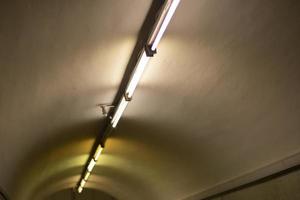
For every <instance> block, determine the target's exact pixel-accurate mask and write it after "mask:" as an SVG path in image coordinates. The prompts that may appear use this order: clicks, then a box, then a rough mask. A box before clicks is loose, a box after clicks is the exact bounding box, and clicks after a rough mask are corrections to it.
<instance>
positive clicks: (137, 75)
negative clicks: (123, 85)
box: [126, 50, 150, 98]
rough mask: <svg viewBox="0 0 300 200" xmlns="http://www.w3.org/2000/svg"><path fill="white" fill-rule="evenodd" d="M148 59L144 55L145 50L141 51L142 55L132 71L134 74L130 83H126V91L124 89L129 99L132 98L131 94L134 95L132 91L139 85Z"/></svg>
mask: <svg viewBox="0 0 300 200" xmlns="http://www.w3.org/2000/svg"><path fill="white" fill-rule="evenodd" d="M149 59H150V58H149V57H148V56H147V55H146V52H145V50H143V51H142V54H141V56H140V58H139V60H138V62H137V64H136V67H135V69H134V72H133V74H132V76H131V78H130V81H129V83H128V86H127V89H126V93H127V95H128V97H129V98H131V97H132V95H133V93H134V90H135V88H136V86H137V84H138V83H139V81H140V79H141V77H142V75H143V72H144V69H145V67H146V65H147V63H148V61H149Z"/></svg>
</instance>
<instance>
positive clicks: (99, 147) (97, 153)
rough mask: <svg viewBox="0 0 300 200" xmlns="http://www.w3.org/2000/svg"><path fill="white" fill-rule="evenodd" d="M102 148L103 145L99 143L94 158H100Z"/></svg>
mask: <svg viewBox="0 0 300 200" xmlns="http://www.w3.org/2000/svg"><path fill="white" fill-rule="evenodd" d="M102 150H103V148H102V147H101V145H100V144H99V145H98V147H97V149H96V152H95V154H94V159H95V161H97V160H98V158H99V156H100V154H101V152H102Z"/></svg>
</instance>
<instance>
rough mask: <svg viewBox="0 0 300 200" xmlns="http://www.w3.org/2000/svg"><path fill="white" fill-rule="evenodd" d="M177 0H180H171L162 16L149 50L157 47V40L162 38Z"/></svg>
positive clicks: (177, 2) (178, 0)
mask: <svg viewBox="0 0 300 200" xmlns="http://www.w3.org/2000/svg"><path fill="white" fill-rule="evenodd" d="M179 2H180V0H173V1H172V2H171V6H170V8H169V10H168V12H167V14H166V16H165V18H164V21H163V23H162V24H161V26H160V28H159V31H158V33H157V35H156V37H155V39H154V41H153V44H152V46H151V50H153V51H154V50H155V49H156V48H157V46H158V43H159V41H160V40H161V38H162V36H163V34H164V32H165V30H166V28H167V26H168V24H169V23H170V21H171V18H172V16H173V15H174V12H175V10H176V8H177V6H178V4H179Z"/></svg>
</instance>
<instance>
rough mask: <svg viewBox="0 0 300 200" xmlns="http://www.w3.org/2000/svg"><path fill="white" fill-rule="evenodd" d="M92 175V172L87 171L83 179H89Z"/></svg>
mask: <svg viewBox="0 0 300 200" xmlns="http://www.w3.org/2000/svg"><path fill="white" fill-rule="evenodd" d="M90 175H91V172H89V171H86V172H85V174H84V178H83V179H84V180H85V181H87V180H88V179H89V177H90Z"/></svg>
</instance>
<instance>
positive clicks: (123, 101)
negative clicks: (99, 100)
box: [111, 97, 128, 128]
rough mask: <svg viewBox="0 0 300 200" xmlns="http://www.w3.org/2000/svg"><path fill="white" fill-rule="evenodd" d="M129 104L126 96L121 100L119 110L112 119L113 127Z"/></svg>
mask: <svg viewBox="0 0 300 200" xmlns="http://www.w3.org/2000/svg"><path fill="white" fill-rule="evenodd" d="M127 104H128V101H126V100H125V97H122V99H121V102H120V103H119V105H118V107H117V110H116V112H115V114H114V116H113V119H112V120H111V123H112V127H113V128H115V127H116V126H117V124H118V122H119V120H120V118H121V116H122V114H123V112H124V110H125V108H126V106H127Z"/></svg>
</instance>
